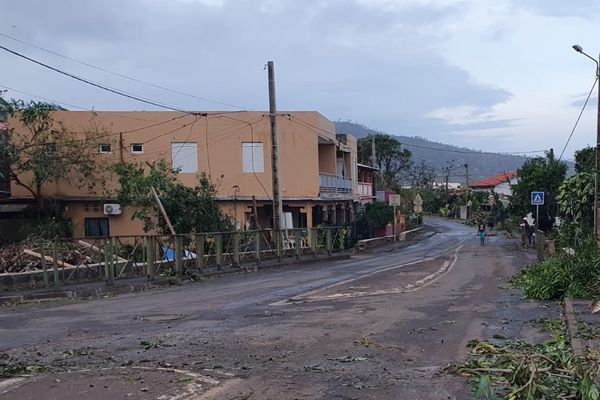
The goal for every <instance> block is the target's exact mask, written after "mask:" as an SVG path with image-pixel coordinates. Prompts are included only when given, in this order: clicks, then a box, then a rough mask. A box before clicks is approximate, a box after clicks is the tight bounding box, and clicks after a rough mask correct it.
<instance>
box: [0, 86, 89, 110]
mask: <svg viewBox="0 0 600 400" xmlns="http://www.w3.org/2000/svg"><path fill="white" fill-rule="evenodd" d="M0 87H3V88H4V89H8V90H12V91H13V92H17V93H21V94H24V95H25V96H30V97H37V98H38V99H42V100H46V101H49V102H51V103H55V104H60V105H65V106H69V107H73V108H78V109H80V110H85V111H93V110H92V109H91V108H86V107H81V106H76V105H75V104H69V103H65V102H64V101H57V100H53V99H50V98H48V97H44V96H39V95H36V94H32V93H27V92H24V91H22V90H17V89H14V88H11V87H8V86H6V85H3V84H2V83H0Z"/></svg>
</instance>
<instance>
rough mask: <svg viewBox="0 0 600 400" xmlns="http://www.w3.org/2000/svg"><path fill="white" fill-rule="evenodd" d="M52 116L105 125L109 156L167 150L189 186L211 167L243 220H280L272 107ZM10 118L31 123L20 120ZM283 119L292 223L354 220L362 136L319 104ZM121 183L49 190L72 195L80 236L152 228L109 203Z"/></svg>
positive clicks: (20, 198)
mask: <svg viewBox="0 0 600 400" xmlns="http://www.w3.org/2000/svg"><path fill="white" fill-rule="evenodd" d="M52 116H53V119H54V120H55V121H57V122H60V123H61V124H62V125H63V126H64V127H65V128H66V129H67V130H68V131H69V132H70V133H71V134H72V135H75V136H76V137H78V138H79V139H82V140H83V138H84V137H85V134H86V133H85V132H87V131H89V127H90V126H94V127H95V129H100V130H101V131H102V132H103V133H102V135H101V137H102V140H103V142H102V143H101V144H100V146H99V148H98V154H96V155H95V156H96V157H98V161H99V162H100V163H101V164H103V165H108V164H113V163H117V162H120V161H125V162H132V163H136V164H140V165H145V164H146V163H152V162H155V161H157V160H161V159H162V160H165V161H167V162H168V163H170V165H172V166H173V167H174V168H179V169H180V172H179V174H178V179H179V180H180V182H181V183H183V184H185V185H188V186H195V185H196V184H197V182H198V175H199V174H200V173H206V175H207V176H208V177H209V178H210V179H211V181H212V182H213V183H214V184H215V185H216V187H217V196H216V200H217V202H218V204H219V206H220V207H221V209H222V210H223V211H224V212H225V213H226V214H228V215H229V216H230V217H231V218H232V220H233V221H235V224H236V226H237V227H238V229H249V228H250V227H255V226H258V227H261V228H270V227H272V217H273V207H272V193H273V190H272V175H271V140H270V130H269V129H270V127H269V116H268V114H267V113H263V112H209V113H193V114H191V113H189V114H187V113H179V112H79V111H57V112H54V113H53V114H52ZM9 124H10V127H11V128H12V129H23V127H21V126H20V125H19V123H18V121H17V120H15V119H12V120H10V121H9ZM277 128H278V129H277V130H278V146H279V160H280V161H279V163H280V165H279V167H280V170H279V171H280V173H279V177H280V181H281V194H282V198H283V211H284V216H283V217H284V219H285V220H286V221H287V223H288V225H287V226H288V227H292V226H293V227H295V228H297V227H313V226H317V225H320V224H328V225H344V224H348V223H351V222H352V221H353V220H354V210H355V207H354V200H356V199H357V194H358V184H357V179H358V172H357V163H356V158H357V155H356V140H355V138H354V137H353V136H351V135H336V132H335V124H334V123H333V122H331V121H329V120H328V119H326V118H325V117H324V116H322V115H321V114H319V113H318V112H290V113H280V114H278V116H277ZM23 179H26V177H23ZM9 189H10V193H9V196H8V199H5V200H3V201H4V203H12V204H22V203H26V202H27V201H29V200H31V197H30V195H29V194H28V192H27V191H26V190H24V189H23V188H22V187H20V186H17V185H15V184H14V182H13V183H12V184H11V185H10V188H9ZM116 189H118V182H117V180H116V176H108V177H107V179H104V181H103V183H102V185H100V184H97V185H94V187H91V188H90V187H77V186H75V185H72V184H70V183H68V182H66V181H65V182H60V181H59V182H56V183H53V184H48V185H47V186H46V187H45V189H44V196H46V197H49V198H53V199H56V200H57V201H60V202H62V203H63V204H64V206H65V210H66V215H67V216H68V217H69V218H70V219H71V220H72V222H73V228H74V236H76V237H86V236H104V235H110V236H119V235H135V234H142V233H143V232H144V231H143V223H142V221H139V220H135V219H132V213H133V210H132V209H131V208H130V207H129V206H128V205H127V204H118V205H116V206H109V209H107V207H106V205H113V204H115V202H114V200H113V199H114V193H115V191H116ZM290 225H291V226H290ZM182 233H183V232H182Z"/></svg>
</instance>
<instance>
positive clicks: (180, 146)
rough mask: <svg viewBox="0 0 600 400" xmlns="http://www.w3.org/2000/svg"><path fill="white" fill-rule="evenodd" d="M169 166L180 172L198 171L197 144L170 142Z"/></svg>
mask: <svg viewBox="0 0 600 400" xmlns="http://www.w3.org/2000/svg"><path fill="white" fill-rule="evenodd" d="M171 166H172V167H173V168H176V169H178V170H179V171H180V172H198V145H197V144H196V143H171Z"/></svg>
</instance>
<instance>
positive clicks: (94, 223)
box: [85, 218, 110, 237]
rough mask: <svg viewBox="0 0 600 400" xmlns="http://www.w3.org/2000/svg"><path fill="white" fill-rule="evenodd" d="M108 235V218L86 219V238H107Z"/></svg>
mask: <svg viewBox="0 0 600 400" xmlns="http://www.w3.org/2000/svg"><path fill="white" fill-rule="evenodd" d="M109 235H110V231H109V227H108V218H86V219H85V236H87V237H107V236H109Z"/></svg>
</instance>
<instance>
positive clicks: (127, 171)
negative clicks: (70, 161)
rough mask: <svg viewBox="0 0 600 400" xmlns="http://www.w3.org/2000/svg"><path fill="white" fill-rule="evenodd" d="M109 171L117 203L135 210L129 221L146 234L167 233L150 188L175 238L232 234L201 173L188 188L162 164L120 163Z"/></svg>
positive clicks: (173, 172) (211, 190) (229, 225)
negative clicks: (114, 180) (112, 174)
mask: <svg viewBox="0 0 600 400" xmlns="http://www.w3.org/2000/svg"><path fill="white" fill-rule="evenodd" d="M113 171H114V172H115V173H116V174H117V176H118V177H119V183H120V186H121V187H120V189H119V191H118V192H117V198H118V200H119V201H120V202H122V203H125V204H129V205H131V206H132V207H134V208H135V211H134V214H133V218H138V219H140V220H142V221H144V222H145V229H146V231H149V230H151V229H154V228H159V229H160V230H161V231H162V232H164V233H168V229H167V224H166V221H165V220H164V218H163V217H162V215H161V214H160V213H159V212H158V211H157V207H156V203H155V201H154V199H153V198H152V197H151V195H150V193H151V188H154V189H155V190H156V192H157V193H158V196H159V197H160V199H161V202H162V204H163V206H164V208H165V211H166V213H167V215H168V216H169V219H170V220H171V223H172V224H173V228H174V229H175V232H177V233H178V234H184V233H194V232H219V231H229V230H232V225H231V222H230V220H229V218H228V217H227V216H226V215H224V214H223V213H222V212H221V210H220V209H219V207H218V205H217V203H216V202H215V200H214V196H215V194H216V188H215V185H213V184H212V182H210V180H209V179H208V177H207V176H206V174H204V173H202V174H200V176H199V177H198V184H197V185H196V186H195V187H193V188H190V187H187V186H185V185H183V184H181V183H180V182H179V181H178V180H177V173H178V170H175V169H172V168H171V167H169V165H168V164H167V162H166V161H164V160H160V161H158V162H155V163H153V164H149V165H146V166H142V165H137V164H131V163H120V164H116V165H114V166H113ZM155 221H158V224H156V222H155Z"/></svg>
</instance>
